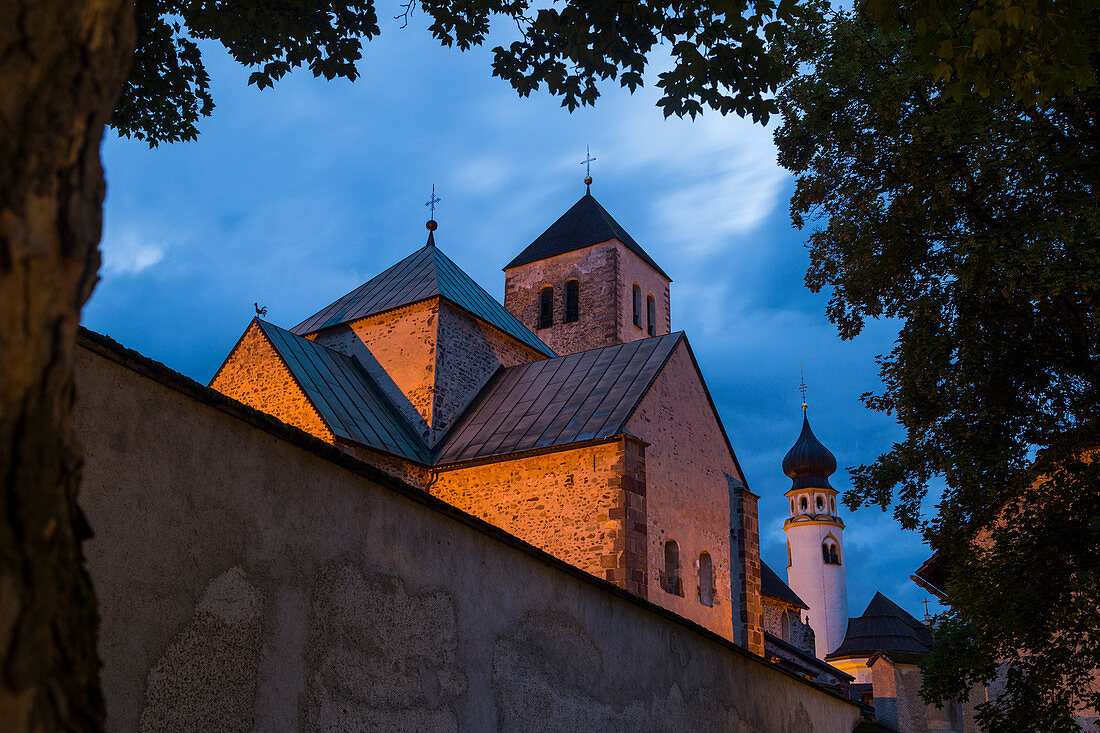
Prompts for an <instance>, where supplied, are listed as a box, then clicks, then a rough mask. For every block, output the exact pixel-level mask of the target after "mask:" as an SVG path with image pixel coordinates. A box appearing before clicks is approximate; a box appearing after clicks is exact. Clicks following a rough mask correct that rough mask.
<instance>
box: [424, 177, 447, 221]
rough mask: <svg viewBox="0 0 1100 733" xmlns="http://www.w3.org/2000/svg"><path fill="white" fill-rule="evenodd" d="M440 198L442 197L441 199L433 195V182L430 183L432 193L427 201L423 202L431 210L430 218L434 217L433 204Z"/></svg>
mask: <svg viewBox="0 0 1100 733" xmlns="http://www.w3.org/2000/svg"><path fill="white" fill-rule="evenodd" d="M442 200H443V199H441V198H439V197H438V196H436V195H435V184H434V183H433V184H432V195H431V196H430V197H429V198H428V200H427V201H425V202H424V205H425V206H427V207H428V209H429V210H430V211H431V212H432V218H433V219H434V218H435V205H436V204H438V203H439V202H440V201H442Z"/></svg>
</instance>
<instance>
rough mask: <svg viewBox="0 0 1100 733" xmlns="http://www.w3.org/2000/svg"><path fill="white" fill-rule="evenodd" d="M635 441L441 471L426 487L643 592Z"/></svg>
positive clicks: (641, 471) (641, 492)
mask: <svg viewBox="0 0 1100 733" xmlns="http://www.w3.org/2000/svg"><path fill="white" fill-rule="evenodd" d="M644 460H645V459H644V453H643V450H642V447H641V446H640V445H639V444H638V443H637V442H636V441H630V440H618V441H615V442H611V443H600V444H597V445H592V446H587V447H583V448H574V449H571V450H562V451H555V452H551V453H542V454H536V455H529V456H522V457H517V458H513V459H510V460H507V461H500V462H495V463H485V464H482V465H476V466H470V467H466V468H457V469H453V470H444V471H441V472H440V473H439V478H438V480H437V481H436V482H435V483H434V484H433V485H432V487H431V493H432V495H433V496H438V497H439V498H440V499H442V500H444V501H446V502H447V503H448V504H451V505H453V506H456V507H458V508H459V509H461V510H463V511H465V512H469V513H470V514H473V515H474V516H475V517H479V518H481V519H484V520H485V521H487V522H489V523H490V524H493V525H496V526H497V527H500V528H501V529H504V530H505V531H507V532H509V533H511V534H514V535H515V536H517V537H519V538H520V539H522V540H524V541H526V542H530V543H531V544H532V545H534V546H535V547H538V548H539V549H542V550H545V551H546V552H548V553H550V554H551V555H554V556H555V557H557V558H560V559H562V560H564V561H565V562H568V563H569V564H571V565H574V566H576V567H578V568H580V569H582V570H584V571H585V572H588V573H591V574H592V575H595V576H597V577H599V578H603V579H606V580H609V581H611V582H613V583H615V584H616V585H618V586H619V587H621V588H625V589H626V590H629V591H631V592H633V593H637V594H638V595H640V596H642V597H645V582H646V575H645V517H646V508H645V464H644Z"/></svg>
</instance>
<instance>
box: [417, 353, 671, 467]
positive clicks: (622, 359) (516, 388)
mask: <svg viewBox="0 0 1100 733" xmlns="http://www.w3.org/2000/svg"><path fill="white" fill-rule="evenodd" d="M682 338H683V334H682V333H671V334H666V335H664V336H658V337H655V338H647V339H641V340H638V341H630V342H628V343H625V344H616V345H614V346H606V347H604V348H602V349H592V350H591V351H582V352H579V353H576V354H569V355H567V356H559V357H556V358H554V359H544V360H541V361H536V362H532V363H530V364H521V365H519V366H514V367H510V368H508V369H503V370H501V371H500V372H498V373H497V375H496V376H495V377H494V378H493V380H492V381H491V382H490V383H489V384H488V385H487V386H486V388H485V389H484V390H483V391H482V393H481V394H480V395H479V396H478V398H477V399H476V400H475V401H474V403H473V404H472V405H471V406H470V408H469V409H468V410H467V411H466V414H465V415H464V416H463V417H462V419H461V420H460V421H459V422H458V423H457V424H456V425H455V427H454V429H453V430H452V431H451V432H450V434H449V435H448V436H447V437H446V438H445V439H444V443H443V447H442V449H441V450H440V452H439V454H438V456H437V458H436V461H435V462H436V463H437V464H447V463H457V462H461V461H469V460H474V459H477V458H484V457H487V456H493V455H502V454H507V453H516V452H520V451H525V450H535V449H539V448H547V447H550V446H556V445H566V444H570V443H579V442H584V441H587V440H597V439H601V438H609V437H612V436H614V435H617V434H619V433H620V432H621V431H622V429H623V426H624V424H625V422H626V421H627V419H628V418H629V417H630V415H631V413H633V412H634V408H635V407H636V406H637V405H638V402H639V401H641V399H642V397H643V396H644V395H645V393H646V391H647V390H648V389H649V385H650V384H651V383H652V382H653V380H654V379H655V378H656V376H657V374H658V373H659V372H660V371H661V367H663V366H664V364H665V362H666V361H667V360H668V358H669V356H670V355H671V354H672V350H673V348H675V346H676V345H677V344H678V343H679V342H680V340H681V339H682Z"/></svg>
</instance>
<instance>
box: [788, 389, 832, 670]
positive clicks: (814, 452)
mask: <svg viewBox="0 0 1100 733" xmlns="http://www.w3.org/2000/svg"><path fill="white" fill-rule="evenodd" d="M802 410H803V413H802V433H801V434H800V435H799V436H798V440H797V441H796V442H795V444H794V446H793V447H792V448H791V449H790V451H788V452H787V455H786V456H785V457H784V458H783V473H785V474H786V475H787V476H788V477H789V478H790V479H791V488H790V490H788V491H787V493H786V494H785V496H786V497H787V501H788V504H789V506H790V514H789V516H788V517H787V521H786V522H784V524H783V531H784V532H785V533H786V535H787V579H788V585H789V586H790V587H791V590H793V591H794V592H795V593H796V594H797V595H798V596H799V597H800V598H802V599H803V600H804V601H806V603H807V604H808V605H809V607H810V610H809V611H808V612H807V617H808V618H807V620H808V621H809V624H810V627H811V628H813V630H814V636H815V640H816V649H815V653H816V655H817V657H818V658H819V659H824V658H825V655H826V654H828V653H829V652H831V651H833V650H834V649H836V648H837V647H838V646H840V643H841V642H842V641H844V634H845V632H846V631H847V628H848V584H847V581H846V579H845V576H844V562H845V557H844V522H843V521H841V519H840V517H839V516H838V515H837V508H836V497H837V490H836V489H834V488H833V487H832V486H830V485H829V476H831V475H832V474H833V473H834V472H835V471H836V458H834V457H833V454H832V453H830V452H829V449H828V448H826V447H825V446H823V445H822V444H821V443H820V441H818V439H817V438H816V437H815V436H814V433H813V431H812V430H811V429H810V421H809V418H808V417H807V415H806V405H805V404H803V405H802Z"/></svg>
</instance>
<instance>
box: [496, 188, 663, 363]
mask: <svg viewBox="0 0 1100 733" xmlns="http://www.w3.org/2000/svg"><path fill="white" fill-rule="evenodd" d="M591 180H592V179H591V178H587V179H585V182H586V184H590V183H591ZM504 278H505V280H504V307H505V308H506V309H507V310H508V312H509V313H511V314H512V315H513V316H515V317H516V318H517V319H519V321H520V323H522V324H523V325H525V326H527V327H528V328H530V329H531V330H532V331H534V332H535V335H536V336H538V337H539V338H540V339H541V340H542V341H543V343H545V344H546V345H547V346H549V347H550V348H552V349H553V350H554V351H555V352H557V353H558V354H559V355H565V354H575V353H577V352H579V351H588V350H589V349H598V348H600V347H603V346H612V345H614V344H622V343H626V342H628V341H637V340H638V339H644V338H649V337H652V336H663V335H665V334H667V333H669V332H670V331H671V318H672V316H671V305H670V303H669V283H671V282H672V280H671V279H670V278H669V276H668V275H666V274H665V272H664V270H662V269H661V268H660V267H659V266H658V265H657V263H656V262H654V261H653V258H651V257H650V256H649V255H648V254H646V252H645V250H643V249H642V247H641V245H639V244H638V243H637V242H635V241H634V238H633V237H631V236H630V235H629V234H628V233H627V232H626V230H625V229H623V228H622V226H620V225H619V223H618V222H617V221H615V219H614V218H612V216H611V214H609V213H607V210H606V209H604V207H603V206H601V205H600V203H599V202H598V201H596V199H595V197H593V196H592V193H591V190H587V191H585V194H584V196H583V197H581V199H580V200H579V201H577V203H575V204H573V206H572V207H571V208H570V209H569V210H568V211H566V212H565V213H564V214H562V215H561V217H560V218H559V219H558V220H557V221H555V222H554V223H553V224H551V225H550V227H549V228H548V229H547V230H546V231H545V232H543V233H542V234H540V235H539V236H538V238H537V239H535V241H534V242H532V243H531V244H530V245H529V246H528V247H527V248H526V249H524V250H523V251H522V252H520V253H519V255H517V256H516V257H515V259H513V260H512V261H511V262H509V263H508V264H507V265H506V266H505V267H504Z"/></svg>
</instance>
